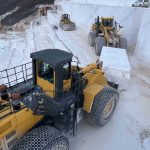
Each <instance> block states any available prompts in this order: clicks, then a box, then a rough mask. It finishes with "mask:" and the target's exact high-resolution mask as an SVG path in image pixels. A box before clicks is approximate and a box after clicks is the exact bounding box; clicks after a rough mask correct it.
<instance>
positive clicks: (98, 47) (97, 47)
mask: <svg viewBox="0 0 150 150" xmlns="http://www.w3.org/2000/svg"><path fill="white" fill-rule="evenodd" d="M105 45H106V42H105V39H104V37H102V36H99V37H97V38H96V39H95V54H96V55H97V56H100V55H101V52H102V48H103V46H105Z"/></svg>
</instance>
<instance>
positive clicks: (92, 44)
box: [88, 32, 96, 47]
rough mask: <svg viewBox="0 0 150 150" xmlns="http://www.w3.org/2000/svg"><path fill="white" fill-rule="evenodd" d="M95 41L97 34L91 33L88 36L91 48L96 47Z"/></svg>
mask: <svg viewBox="0 0 150 150" xmlns="http://www.w3.org/2000/svg"><path fill="white" fill-rule="evenodd" d="M95 39H96V32H90V33H89V35H88V43H89V45H90V46H92V47H93V46H94V45H95Z"/></svg>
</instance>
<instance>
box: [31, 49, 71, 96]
mask: <svg viewBox="0 0 150 150" xmlns="http://www.w3.org/2000/svg"><path fill="white" fill-rule="evenodd" d="M31 57H32V59H33V68H34V71H33V73H34V72H35V73H34V74H33V77H34V84H35V85H38V86H40V87H41V88H42V91H43V92H44V93H45V94H47V95H48V96H50V97H52V98H54V97H60V96H62V94H63V92H65V91H67V90H68V89H69V88H70V87H71V61H72V54H70V53H67V52H64V51H61V50H43V51H40V52H36V53H33V54H31Z"/></svg>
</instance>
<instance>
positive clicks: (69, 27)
mask: <svg viewBox="0 0 150 150" xmlns="http://www.w3.org/2000/svg"><path fill="white" fill-rule="evenodd" d="M60 27H61V28H62V29H63V30H65V31H73V30H76V24H75V23H74V22H72V21H71V19H70V15H68V14H62V16H61V20H60Z"/></svg>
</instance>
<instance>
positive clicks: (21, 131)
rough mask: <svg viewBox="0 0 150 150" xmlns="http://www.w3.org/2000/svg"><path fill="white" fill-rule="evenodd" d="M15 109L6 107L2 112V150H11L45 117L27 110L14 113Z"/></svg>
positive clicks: (0, 139) (0, 121) (0, 143)
mask: <svg viewBox="0 0 150 150" xmlns="http://www.w3.org/2000/svg"><path fill="white" fill-rule="evenodd" d="M12 109H13V108H11V107H6V108H5V109H4V110H2V111H1V112H0V117H1V118H2V119H1V120H0V149H1V150H8V149H10V148H11V147H12V146H13V145H14V144H15V143H16V142H17V141H18V140H19V139H20V138H21V137H22V136H23V135H25V134H26V133H27V132H28V131H29V130H30V129H31V128H32V127H33V126H34V125H36V124H37V123H38V122H39V121H40V120H41V119H42V118H43V117H42V116H36V115H34V114H33V112H32V111H31V110H29V109H27V108H25V107H24V108H22V109H21V110H19V111H18V112H13V110H12Z"/></svg>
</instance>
